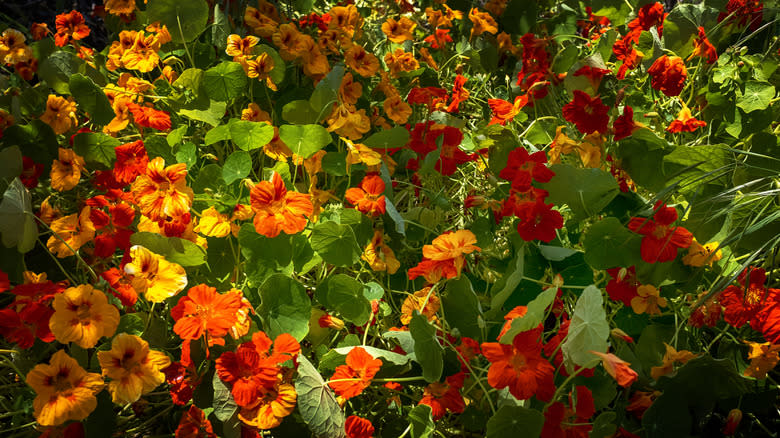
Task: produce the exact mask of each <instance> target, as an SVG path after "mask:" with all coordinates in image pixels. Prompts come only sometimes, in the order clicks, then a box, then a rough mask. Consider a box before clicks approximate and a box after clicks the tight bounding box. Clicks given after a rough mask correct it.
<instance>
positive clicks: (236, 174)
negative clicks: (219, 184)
mask: <svg viewBox="0 0 780 438" xmlns="http://www.w3.org/2000/svg"><path fill="white" fill-rule="evenodd" d="M251 171H252V156H251V155H249V154H248V153H247V152H244V151H235V152H233V153H232V154H230V156H229V157H227V160H225V165H224V166H223V167H222V179H224V180H225V183H226V184H230V183H232V182H233V181H237V180H239V179H241V178H246V177H247V176H248V175H249V172H251Z"/></svg>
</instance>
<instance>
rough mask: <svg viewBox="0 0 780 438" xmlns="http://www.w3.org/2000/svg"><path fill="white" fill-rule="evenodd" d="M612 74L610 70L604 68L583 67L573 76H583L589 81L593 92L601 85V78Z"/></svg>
mask: <svg viewBox="0 0 780 438" xmlns="http://www.w3.org/2000/svg"><path fill="white" fill-rule="evenodd" d="M610 73H612V70H609V69H606V68H598V67H591V66H589V65H583V66H582V67H580V68H579V69H577V71H575V72H574V76H585V77H586V78H588V81H590V83H591V85H592V86H593V89H594V90H597V89H598V88H599V84H601V78H603V77H604V76H606V75H608V74H610Z"/></svg>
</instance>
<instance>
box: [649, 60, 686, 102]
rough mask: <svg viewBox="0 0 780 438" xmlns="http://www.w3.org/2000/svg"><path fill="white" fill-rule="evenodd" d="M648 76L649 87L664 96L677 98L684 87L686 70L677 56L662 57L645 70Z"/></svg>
mask: <svg viewBox="0 0 780 438" xmlns="http://www.w3.org/2000/svg"><path fill="white" fill-rule="evenodd" d="M647 73H648V74H649V75H650V78H651V81H650V86H651V87H653V88H654V89H656V90H659V91H661V92H662V93H664V94H665V95H667V96H669V97H672V96H679V95H680V92H681V91H682V89H683V87H684V86H685V79H686V78H687V77H688V70H686V69H685V63H684V62H683V60H682V58H680V57H679V56H667V55H662V56H661V57H659V58H658V59H656V60H655V62H653V65H651V66H650V68H649V69H647Z"/></svg>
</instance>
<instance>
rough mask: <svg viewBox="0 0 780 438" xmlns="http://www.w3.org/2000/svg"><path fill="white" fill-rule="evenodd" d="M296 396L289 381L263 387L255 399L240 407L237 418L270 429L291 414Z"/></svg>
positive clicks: (257, 426)
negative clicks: (270, 386) (271, 386)
mask: <svg viewBox="0 0 780 438" xmlns="http://www.w3.org/2000/svg"><path fill="white" fill-rule="evenodd" d="M297 398H298V394H297V393H296V392H295V387H294V386H293V385H291V384H289V383H280V384H279V385H277V386H274V387H273V388H264V389H263V391H262V393H261V394H260V397H259V398H258V399H257V400H254V401H253V402H252V403H251V404H249V405H247V406H243V407H242V408H241V410H240V411H239V412H238V419H239V420H241V421H243V422H244V423H246V424H248V425H250V426H254V427H256V428H258V429H272V428H274V427H276V426H278V425H280V424H282V420H283V419H284V417H286V416H288V415H290V414H292V412H293V410H294V409H295V402H296V400H297Z"/></svg>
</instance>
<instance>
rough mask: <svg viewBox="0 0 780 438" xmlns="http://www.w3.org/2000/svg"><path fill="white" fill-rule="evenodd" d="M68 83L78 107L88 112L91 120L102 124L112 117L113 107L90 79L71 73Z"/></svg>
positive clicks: (108, 121) (107, 122) (109, 120)
mask: <svg viewBox="0 0 780 438" xmlns="http://www.w3.org/2000/svg"><path fill="white" fill-rule="evenodd" d="M68 84H69V87H70V93H71V94H72V95H73V97H74V98H75V99H76V103H78V105H79V108H80V109H82V110H84V112H86V113H87V114H89V117H90V120H91V121H92V122H95V123H96V124H98V125H100V126H104V125H107V124H109V123H110V122H111V120H113V119H114V109H113V108H112V107H111V104H110V103H109V102H108V98H107V97H106V94H105V93H103V90H101V89H100V87H98V86H97V85H96V84H95V83H94V82H92V79H90V78H88V77H86V76H84V75H82V74H78V73H76V74H74V75H71V77H70V80H69V81H68Z"/></svg>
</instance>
